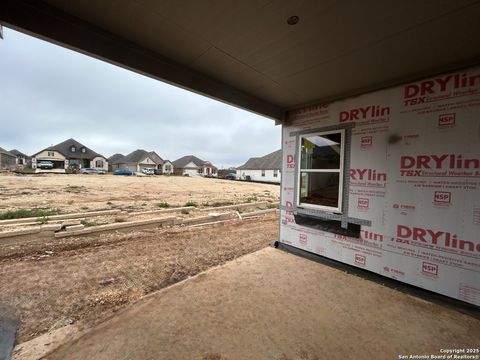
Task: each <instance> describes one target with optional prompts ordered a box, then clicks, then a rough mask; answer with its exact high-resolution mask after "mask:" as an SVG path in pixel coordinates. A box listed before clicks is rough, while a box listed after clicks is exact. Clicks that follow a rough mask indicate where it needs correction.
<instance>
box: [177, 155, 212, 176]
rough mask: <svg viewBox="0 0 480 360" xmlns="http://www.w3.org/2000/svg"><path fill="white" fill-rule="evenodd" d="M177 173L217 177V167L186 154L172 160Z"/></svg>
mask: <svg viewBox="0 0 480 360" xmlns="http://www.w3.org/2000/svg"><path fill="white" fill-rule="evenodd" d="M173 166H174V171H175V174H177V175H188V176H207V177H211V176H213V177H217V168H216V167H215V166H214V165H213V164H212V163H211V162H210V161H205V160H202V159H199V158H198V157H196V156H193V155H187V156H184V157H181V158H180V159H177V160H175V161H174V162H173Z"/></svg>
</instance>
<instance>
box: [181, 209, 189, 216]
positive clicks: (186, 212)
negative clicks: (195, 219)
mask: <svg viewBox="0 0 480 360" xmlns="http://www.w3.org/2000/svg"><path fill="white" fill-rule="evenodd" d="M181 213H182V214H184V215H188V214H190V211H188V210H187V209H182V211H181Z"/></svg>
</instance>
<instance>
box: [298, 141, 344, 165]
mask: <svg viewBox="0 0 480 360" xmlns="http://www.w3.org/2000/svg"><path fill="white" fill-rule="evenodd" d="M341 146H342V144H341V134H340V133H334V134H327V135H310V136H305V137H303V138H302V149H301V151H302V154H301V155H302V156H301V168H302V169H339V168H340V151H341Z"/></svg>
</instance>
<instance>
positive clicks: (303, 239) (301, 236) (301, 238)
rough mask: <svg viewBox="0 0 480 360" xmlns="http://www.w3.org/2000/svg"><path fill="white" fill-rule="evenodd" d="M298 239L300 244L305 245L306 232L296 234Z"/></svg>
mask: <svg viewBox="0 0 480 360" xmlns="http://www.w3.org/2000/svg"><path fill="white" fill-rule="evenodd" d="M298 241H299V242H300V244H302V245H307V241H308V239H307V234H300V235H299V236H298Z"/></svg>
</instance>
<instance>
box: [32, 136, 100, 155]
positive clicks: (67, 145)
mask: <svg viewBox="0 0 480 360" xmlns="http://www.w3.org/2000/svg"><path fill="white" fill-rule="evenodd" d="M72 146H75V152H73V151H72ZM82 148H85V152H82V151H81V149H82ZM45 150H49V151H57V152H59V153H60V154H62V155H63V156H65V157H66V158H67V159H71V158H75V159H88V160H92V159H93V158H95V157H97V156H101V157H103V158H104V159H106V158H105V156H103V155H101V154H99V153H96V152H95V151H93V150H92V149H89V148H88V147H86V146H85V145H83V144H81V143H79V142H78V141H77V140H75V139H68V140H65V141H63V142H61V143H59V144H57V145H52V146H49V147H48V148H45V149H43V150H41V151H39V152H37V153H35V154H34V155H33V156H35V155H37V154H39V153H41V152H42V151H45Z"/></svg>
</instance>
